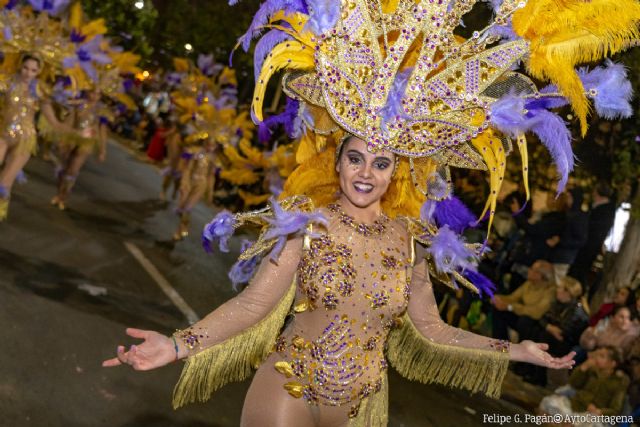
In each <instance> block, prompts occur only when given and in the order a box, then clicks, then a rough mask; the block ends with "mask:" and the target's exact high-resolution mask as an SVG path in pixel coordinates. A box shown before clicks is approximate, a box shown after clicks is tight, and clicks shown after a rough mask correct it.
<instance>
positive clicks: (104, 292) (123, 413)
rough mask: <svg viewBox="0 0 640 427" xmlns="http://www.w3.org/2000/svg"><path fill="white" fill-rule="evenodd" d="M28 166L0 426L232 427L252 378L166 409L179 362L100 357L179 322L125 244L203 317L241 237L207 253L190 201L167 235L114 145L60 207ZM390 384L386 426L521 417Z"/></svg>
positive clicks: (10, 286) (148, 175) (17, 219)
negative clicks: (119, 362) (139, 363)
mask: <svg viewBox="0 0 640 427" xmlns="http://www.w3.org/2000/svg"><path fill="white" fill-rule="evenodd" d="M25 172H26V174H27V177H28V182H27V183H25V184H21V185H16V187H14V192H13V198H12V202H11V206H10V211H9V218H8V220H7V221H6V222H4V223H0V325H2V335H1V337H2V340H1V343H2V345H1V346H0V426H11V427H20V426H51V427H58V426H60V427H62V426H64V427H75V426H109V427H114V426H117V427H148V426H153V427H165V426H166V427H174V426H175V427H179V426H190V427H199V426H211V427H213V426H220V427H222V426H224V427H226V426H237V425H239V419H240V412H241V407H242V402H243V399H244V394H245V393H246V390H247V388H248V386H249V381H245V382H243V383H239V384H230V385H227V386H225V387H224V388H223V389H221V390H219V391H218V392H217V393H216V394H215V395H214V397H213V398H212V399H211V400H210V401H209V402H207V403H203V404H193V405H190V406H187V407H185V408H183V409H180V410H178V411H174V410H172V409H171V393H172V389H173V385H174V384H175V382H176V380H177V378H178V376H179V374H180V369H181V363H180V362H179V363H175V364H173V365H171V366H168V367H165V368H163V369H159V370H155V371H151V372H134V371H132V370H131V369H129V368H128V367H118V368H112V369H105V368H102V367H101V366H100V364H101V362H102V360H104V359H105V358H109V357H112V356H113V355H115V350H116V345H118V344H125V345H130V344H133V343H135V340H132V339H128V338H127V337H126V336H125V334H124V330H125V328H126V327H128V326H133V327H138V328H146V329H155V330H158V331H160V332H163V333H166V334H170V333H171V332H173V331H174V330H175V329H179V328H184V327H185V326H187V325H188V321H187V318H186V316H185V314H184V312H183V311H181V310H180V309H179V308H178V306H176V304H175V303H174V302H173V301H172V300H171V299H170V298H169V297H168V296H167V295H166V293H165V292H163V291H162V290H161V288H160V287H159V286H158V284H157V283H156V281H155V280H154V279H153V278H152V276H151V275H150V274H149V273H148V272H147V271H146V270H145V269H144V268H143V265H142V264H141V263H140V262H139V261H138V260H137V259H136V258H135V257H134V256H133V255H132V253H131V251H130V250H128V249H127V246H126V245H128V246H129V247H131V246H132V245H133V246H134V247H136V248H138V249H139V250H140V252H141V253H142V255H143V256H144V258H146V260H148V261H149V262H150V264H152V265H153V267H154V268H155V269H157V271H158V273H159V274H160V275H161V276H162V277H163V278H165V279H166V282H167V283H168V284H169V285H170V286H171V287H172V288H173V289H174V290H175V291H176V292H177V294H178V295H180V296H181V297H182V299H184V302H185V303H186V305H188V306H189V307H190V308H191V309H192V310H193V311H194V312H195V313H196V314H197V315H198V316H200V317H203V316H204V315H206V314H207V313H208V312H210V311H211V310H212V309H214V308H215V307H216V306H218V305H220V304H221V303H222V302H224V301H226V300H227V299H229V298H231V297H233V295H234V291H233V290H232V289H231V286H230V283H229V280H228V279H227V277H226V271H227V269H228V268H229V267H230V266H231V264H232V263H233V262H234V261H235V259H234V256H237V253H238V248H239V246H240V240H241V239H240V238H239V237H238V238H234V239H233V240H232V241H231V244H230V247H231V252H230V253H228V254H221V253H216V254H215V255H207V254H206V253H205V252H204V251H203V250H202V249H201V247H200V236H199V231H200V230H201V229H202V227H203V225H204V224H205V223H206V222H207V221H208V220H209V219H210V218H211V217H212V216H213V215H214V214H215V210H214V209H211V208H209V207H207V206H205V205H199V206H197V207H196V209H195V210H194V213H193V220H192V224H191V234H190V236H189V237H188V238H187V239H186V240H184V241H182V242H178V243H174V242H173V241H172V240H171V236H172V234H173V231H174V229H175V227H176V225H177V217H176V216H175V214H174V213H173V209H174V207H175V206H174V205H173V203H168V202H162V201H160V200H159V197H158V195H159V190H160V180H161V178H160V174H159V170H158V168H157V167H155V166H153V165H150V164H147V163H145V162H142V161H140V160H139V156H138V155H137V154H136V153H134V152H132V151H131V150H130V149H129V148H126V147H123V146H121V145H119V144H116V143H114V142H112V143H110V145H109V153H108V158H107V161H106V162H105V163H102V164H100V163H97V162H96V161H95V160H94V159H91V160H90V161H89V162H88V163H87V165H86V167H85V168H84V170H83V171H82V174H81V175H80V178H79V180H78V182H77V184H76V187H75V189H74V191H73V193H72V195H71V197H70V199H69V201H68V204H67V209H66V210H65V211H59V210H57V209H55V208H53V207H51V206H50V205H49V200H50V198H51V197H52V196H53V194H54V193H55V185H54V184H55V183H54V178H53V166H52V164H51V163H49V162H45V161H44V160H42V159H40V158H35V159H32V160H31V162H30V163H29V165H28V166H27V168H26V170H25ZM240 237H241V236H240ZM125 244H126V245H125ZM389 382H390V406H389V409H390V424H389V425H390V426H392V427H400V426H412V427H413V426H438V427H440V426H442V427H448V426H480V425H484V424H485V423H483V418H484V414H503V415H514V414H516V413H518V414H524V413H525V412H524V410H523V409H521V408H519V407H517V406H515V405H512V404H510V403H508V402H506V401H504V400H492V399H488V398H485V397H482V396H477V395H476V396H471V395H469V394H468V393H466V392H462V391H454V390H449V389H446V388H442V387H438V386H426V385H421V384H416V383H411V382H408V381H406V380H404V379H402V378H400V377H399V376H398V375H397V374H395V373H394V372H391V373H390V379H389ZM267 427H268V426H267Z"/></svg>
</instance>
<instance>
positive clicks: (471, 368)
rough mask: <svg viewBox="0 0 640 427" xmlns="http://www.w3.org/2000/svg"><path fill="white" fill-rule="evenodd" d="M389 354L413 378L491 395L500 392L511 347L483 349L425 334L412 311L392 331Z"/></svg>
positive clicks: (402, 372)
mask: <svg viewBox="0 0 640 427" xmlns="http://www.w3.org/2000/svg"><path fill="white" fill-rule="evenodd" d="M387 345H388V347H387V358H388V360H389V362H390V363H391V365H392V366H393V367H394V368H395V369H396V370H397V371H398V372H399V373H400V375H402V376H403V377H405V378H407V379H409V380H417V381H420V382H422V383H437V384H442V385H446V386H451V387H457V388H463V389H466V390H469V391H471V392H473V393H475V392H482V393H484V394H486V395H487V396H489V397H494V398H497V397H499V396H500V388H501V386H502V380H503V379H504V376H505V374H506V373H507V367H508V366H509V353H508V351H501V350H500V349H498V350H480V349H474V348H465V347H456V346H452V345H445V344H438V343H435V342H433V341H430V340H429V339H427V338H425V337H424V336H423V335H422V334H421V333H420V331H418V329H417V328H416V327H415V325H414V324H413V322H411V319H410V318H409V315H408V314H405V315H404V317H403V324H402V326H401V327H400V329H397V330H394V331H392V332H391V334H390V335H389V340H388V343H387Z"/></svg>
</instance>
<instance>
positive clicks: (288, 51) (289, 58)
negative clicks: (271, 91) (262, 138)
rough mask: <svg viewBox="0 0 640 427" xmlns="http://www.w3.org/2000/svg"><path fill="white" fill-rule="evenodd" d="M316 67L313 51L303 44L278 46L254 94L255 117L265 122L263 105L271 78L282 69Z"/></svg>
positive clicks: (264, 68)
mask: <svg viewBox="0 0 640 427" xmlns="http://www.w3.org/2000/svg"><path fill="white" fill-rule="evenodd" d="M314 65H315V61H314V54H313V50H312V49H309V48H308V47H307V46H305V45H303V44H302V43H300V42H298V41H295V40H291V41H286V42H282V43H280V44H278V45H277V46H276V47H274V48H273V50H272V51H271V53H270V54H269V56H267V58H266V59H265V61H264V64H263V66H262V70H261V71H260V76H259V77H258V81H257V82H256V88H255V91H254V92H253V103H252V105H251V107H252V109H253V114H254V116H255V117H256V118H257V119H258V120H259V121H262V120H263V116H262V103H263V101H264V95H265V92H266V90H267V84H268V83H269V80H270V79H271V77H272V76H273V75H274V74H275V73H276V72H278V71H279V70H281V69H294V70H311V69H313V67H314Z"/></svg>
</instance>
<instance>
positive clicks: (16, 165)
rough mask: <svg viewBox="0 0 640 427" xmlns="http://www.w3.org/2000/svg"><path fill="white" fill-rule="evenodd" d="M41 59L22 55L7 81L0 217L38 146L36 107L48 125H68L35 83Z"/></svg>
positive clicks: (0, 142)
mask: <svg viewBox="0 0 640 427" xmlns="http://www.w3.org/2000/svg"><path fill="white" fill-rule="evenodd" d="M42 66H43V62H42V60H41V59H40V58H39V57H38V56H36V55H32V54H28V53H27V54H25V55H24V56H23V57H22V61H21V67H20V70H19V72H18V74H17V75H16V76H15V77H14V78H12V79H11V80H10V81H9V82H8V88H7V89H6V91H5V93H4V106H3V108H2V113H1V114H2V119H1V120H2V130H1V132H2V133H1V134H0V165H1V169H0V221H2V220H4V219H5V218H6V217H7V214H8V210H9V199H10V195H11V188H12V186H13V183H14V181H15V180H16V177H17V176H18V174H19V173H20V171H21V170H22V168H24V166H25V165H26V164H27V162H28V161H29V158H30V157H31V156H32V155H33V154H35V152H36V150H37V133H36V127H35V115H36V113H37V112H38V110H40V111H41V113H42V114H43V115H44V116H45V117H46V118H47V120H48V121H49V123H50V124H51V126H53V127H55V128H57V129H59V130H66V129H68V128H67V127H65V125H64V124H62V123H61V122H60V121H58V119H57V118H56V116H55V113H54V111H53V108H52V106H51V104H50V102H49V100H48V99H46V98H45V97H43V95H42V93H41V90H40V89H39V86H38V79H37V77H38V74H39V73H40V71H41V70H42Z"/></svg>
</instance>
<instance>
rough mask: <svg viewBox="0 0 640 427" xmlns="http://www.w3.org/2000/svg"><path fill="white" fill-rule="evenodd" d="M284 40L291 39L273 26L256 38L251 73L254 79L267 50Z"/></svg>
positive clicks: (260, 68)
mask: <svg viewBox="0 0 640 427" xmlns="http://www.w3.org/2000/svg"><path fill="white" fill-rule="evenodd" d="M286 40H292V37H291V36H290V35H289V34H287V33H285V32H283V31H282V30H278V29H275V28H274V29H272V30H270V31H269V32H268V33H266V34H265V35H264V36H262V37H261V38H260V40H258V43H256V48H255V51H254V53H253V74H254V77H255V79H256V80H258V77H259V76H260V71H261V70H262V64H264V60H265V58H266V57H267V55H269V52H271V50H273V48H274V47H275V46H277V45H278V44H280V43H282V42H283V41H286Z"/></svg>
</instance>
